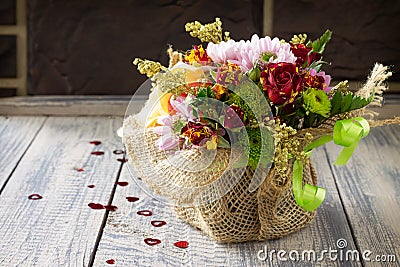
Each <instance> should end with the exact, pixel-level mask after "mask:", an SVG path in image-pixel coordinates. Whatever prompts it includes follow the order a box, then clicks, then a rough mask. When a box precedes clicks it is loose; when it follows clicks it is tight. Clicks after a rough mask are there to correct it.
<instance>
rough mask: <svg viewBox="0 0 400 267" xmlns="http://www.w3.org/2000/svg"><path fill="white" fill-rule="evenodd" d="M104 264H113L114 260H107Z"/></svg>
mask: <svg viewBox="0 0 400 267" xmlns="http://www.w3.org/2000/svg"><path fill="white" fill-rule="evenodd" d="M106 262H107V263H108V264H114V263H115V260H114V259H109V260H106Z"/></svg>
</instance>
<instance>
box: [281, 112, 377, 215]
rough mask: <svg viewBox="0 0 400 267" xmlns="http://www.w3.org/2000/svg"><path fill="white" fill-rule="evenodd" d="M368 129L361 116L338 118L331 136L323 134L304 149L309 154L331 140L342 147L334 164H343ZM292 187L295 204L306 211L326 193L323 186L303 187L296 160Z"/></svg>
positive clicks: (300, 165)
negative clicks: (345, 118)
mask: <svg viewBox="0 0 400 267" xmlns="http://www.w3.org/2000/svg"><path fill="white" fill-rule="evenodd" d="M369 130H370V128H369V124H368V122H367V121H366V120H365V119H364V118H362V117H356V118H352V119H348V120H340V121H337V122H336V123H335V126H334V128H333V136H331V135H324V136H322V137H320V138H319V139H317V140H316V141H314V142H312V143H310V144H309V145H308V146H306V147H305V148H304V151H305V152H306V154H307V155H308V156H309V154H310V153H311V151H312V149H314V148H316V147H319V146H322V145H324V144H326V143H328V142H329V141H332V140H333V141H334V142H335V144H337V145H340V146H343V147H344V148H343V150H342V152H341V153H340V154H339V156H338V157H337V159H336V161H335V162H334V164H335V165H345V164H346V163H347V161H348V160H349V158H350V157H351V155H352V154H353V152H354V149H355V148H356V146H357V145H358V142H359V141H360V140H361V138H363V137H365V136H367V135H368V134H369ZM289 157H290V155H289ZM292 187H293V194H294V198H295V200H296V203H297V205H299V206H300V207H302V208H303V209H305V210H306V211H313V210H315V209H317V208H318V207H319V206H320V205H321V204H322V202H323V201H324V198H325V193H326V190H325V189H324V188H322V187H319V186H315V185H310V184H307V183H306V184H304V188H303V164H302V163H301V162H300V161H298V160H295V161H294V163H293V181H292Z"/></svg>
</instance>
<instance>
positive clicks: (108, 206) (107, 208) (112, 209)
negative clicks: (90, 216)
mask: <svg viewBox="0 0 400 267" xmlns="http://www.w3.org/2000/svg"><path fill="white" fill-rule="evenodd" d="M104 208H105V209H106V210H109V211H116V210H117V209H118V207H117V206H112V205H107V206H104Z"/></svg>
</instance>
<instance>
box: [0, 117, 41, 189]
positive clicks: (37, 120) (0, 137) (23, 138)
mask: <svg viewBox="0 0 400 267" xmlns="http://www.w3.org/2000/svg"><path fill="white" fill-rule="evenodd" d="M45 119H46V118H45V117H0V162H1V164H0V189H1V188H2V187H3V185H4V183H5V182H6V181H7V179H8V177H9V176H10V174H11V173H12V171H13V170H14V168H15V166H16V164H17V163H18V161H19V160H20V159H21V157H22V155H23V154H24V153H25V151H26V149H27V148H28V147H29V145H30V143H31V142H32V140H33V139H34V137H35V136H36V134H37V132H38V131H39V129H40V127H41V126H42V125H43V122H44V121H45Z"/></svg>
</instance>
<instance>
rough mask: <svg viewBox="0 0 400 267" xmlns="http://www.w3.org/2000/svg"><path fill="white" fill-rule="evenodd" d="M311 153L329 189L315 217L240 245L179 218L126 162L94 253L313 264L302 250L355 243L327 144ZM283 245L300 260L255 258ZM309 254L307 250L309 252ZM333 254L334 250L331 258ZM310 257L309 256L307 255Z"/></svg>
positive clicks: (179, 260)
mask: <svg viewBox="0 0 400 267" xmlns="http://www.w3.org/2000/svg"><path fill="white" fill-rule="evenodd" d="M313 158H314V160H315V162H316V163H317V172H318V173H319V175H320V185H321V186H324V187H325V188H326V189H327V191H328V194H327V197H326V200H325V202H324V204H323V205H322V207H321V208H320V209H319V212H318V214H317V216H316V219H315V220H314V221H313V222H312V223H311V224H310V225H309V226H308V227H306V228H304V229H303V230H301V231H299V232H297V233H294V234H292V235H290V236H287V237H284V238H281V239H278V240H272V241H265V242H246V243H241V244H221V243H217V242H215V241H213V240H212V239H210V238H209V237H207V236H205V235H204V234H202V233H201V232H200V231H198V230H196V229H194V228H192V227H190V226H189V225H188V224H186V223H184V222H182V221H180V220H179V219H177V218H176V216H175V215H174V211H173V209H172V207H170V206H168V205H167V204H166V203H165V202H160V201H158V200H156V199H153V198H152V197H151V196H149V195H148V194H146V192H144V191H143V189H142V188H141V186H139V185H140V183H139V185H138V184H137V183H135V182H134V181H137V180H135V179H134V178H132V177H131V175H130V173H129V171H128V169H127V168H126V166H124V169H123V171H122V174H121V176H120V180H124V181H129V182H130V184H129V185H128V186H126V187H117V190H116V194H115V196H114V201H113V203H114V205H116V206H118V210H117V211H115V212H110V214H109V217H108V220H107V224H106V227H105V229H104V234H103V236H102V239H101V241H100V245H99V249H98V251H97V253H96V258H95V265H96V266H100V265H103V264H105V263H106V261H107V260H109V259H114V260H115V263H116V264H117V265H118V266H298V265H299V264H302V266H315V265H318V264H319V262H317V261H316V260H310V261H308V260H307V259H306V260H304V261H303V260H301V257H302V256H301V254H302V253H303V251H304V250H315V252H316V253H317V255H318V256H320V255H321V252H322V250H329V248H331V249H332V250H335V249H337V246H336V241H337V240H338V239H341V238H342V239H346V240H347V242H348V247H351V248H355V244H354V243H353V240H352V236H351V232H350V229H349V227H348V224H347V221H346V218H345V214H344V211H343V209H342V204H341V202H340V199H339V196H338V192H337V189H336V186H335V183H334V180H333V176H332V173H331V170H330V166H329V165H328V161H327V158H326V155H325V152H324V150H323V149H317V150H316V151H315V152H314V155H313ZM127 196H134V197H139V198H140V200H139V201H137V202H133V203H132V202H128V201H127V200H126V197H127ZM143 209H150V210H152V211H153V216H150V217H144V216H139V215H137V214H136V212H137V211H139V210H143ZM151 220H164V221H166V222H167V225H165V226H163V227H159V228H156V227H153V226H152V225H151V223H150V222H151ZM147 237H151V238H157V239H160V240H161V241H162V242H161V244H159V245H155V246H148V245H146V244H145V243H144V239H145V238H147ZM179 240H186V241H188V242H189V247H188V248H187V249H180V248H177V247H174V245H173V244H174V242H176V241H179ZM273 249H274V250H275V251H278V250H285V251H286V252H287V254H286V255H285V256H284V257H286V258H288V254H289V252H290V251H291V250H297V251H298V252H299V253H300V261H291V260H290V259H289V258H288V260H287V261H280V260H278V259H277V258H276V253H275V255H274V257H273V259H272V260H269V259H267V260H264V259H262V258H263V256H264V255H263V254H262V253H261V254H260V256H261V259H259V258H258V257H257V254H258V252H259V251H260V250H263V251H264V252H265V251H267V253H270V252H271V250H273ZM305 255H306V254H305ZM333 256H334V254H332V257H333ZM306 257H307V255H306ZM320 262H321V263H320V264H322V265H323V266H341V265H343V266H359V265H360V264H359V263H358V262H343V261H342V262H341V261H339V260H334V259H333V260H331V259H330V258H329V257H328V256H327V255H325V257H324V259H323V260H322V261H320Z"/></svg>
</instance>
